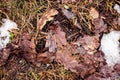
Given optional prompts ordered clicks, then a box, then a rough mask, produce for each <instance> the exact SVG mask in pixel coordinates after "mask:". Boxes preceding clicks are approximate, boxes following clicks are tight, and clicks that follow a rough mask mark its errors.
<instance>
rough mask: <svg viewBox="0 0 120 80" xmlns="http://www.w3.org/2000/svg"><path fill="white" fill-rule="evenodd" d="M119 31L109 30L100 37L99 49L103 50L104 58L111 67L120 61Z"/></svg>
mask: <svg viewBox="0 0 120 80" xmlns="http://www.w3.org/2000/svg"><path fill="white" fill-rule="evenodd" d="M119 39H120V31H114V30H113V31H111V32H110V33H109V34H104V35H103V37H102V39H101V46H100V50H101V51H103V52H104V54H105V59H106V62H107V64H108V66H110V67H111V68H113V66H114V65H115V64H116V63H120V47H119Z"/></svg>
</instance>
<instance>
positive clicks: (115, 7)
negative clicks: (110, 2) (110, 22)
mask: <svg viewBox="0 0 120 80" xmlns="http://www.w3.org/2000/svg"><path fill="white" fill-rule="evenodd" d="M114 9H115V10H116V11H117V12H118V13H119V14H120V6H119V5H118V4H115V6H114Z"/></svg>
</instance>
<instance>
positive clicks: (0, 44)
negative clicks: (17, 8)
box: [0, 19, 18, 49]
mask: <svg viewBox="0 0 120 80" xmlns="http://www.w3.org/2000/svg"><path fill="white" fill-rule="evenodd" d="M2 21H3V24H2V25H1V27H0V49H2V48H5V47H6V45H7V44H8V43H9V41H10V39H9V38H10V32H9V31H10V30H12V29H18V28H17V24H16V23H15V22H13V21H11V20H8V19H2Z"/></svg>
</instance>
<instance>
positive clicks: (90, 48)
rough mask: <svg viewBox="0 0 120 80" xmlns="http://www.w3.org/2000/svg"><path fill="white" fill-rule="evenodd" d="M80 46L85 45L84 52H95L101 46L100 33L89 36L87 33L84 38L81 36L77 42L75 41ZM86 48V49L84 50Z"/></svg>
mask: <svg viewBox="0 0 120 80" xmlns="http://www.w3.org/2000/svg"><path fill="white" fill-rule="evenodd" d="M75 44H77V45H78V46H81V48H82V47H83V52H85V51H87V53H88V54H93V53H95V52H96V51H97V48H98V47H99V45H100V43H99V35H96V36H88V35H85V36H84V37H83V38H79V39H78V41H77V42H75ZM84 50H85V51H84Z"/></svg>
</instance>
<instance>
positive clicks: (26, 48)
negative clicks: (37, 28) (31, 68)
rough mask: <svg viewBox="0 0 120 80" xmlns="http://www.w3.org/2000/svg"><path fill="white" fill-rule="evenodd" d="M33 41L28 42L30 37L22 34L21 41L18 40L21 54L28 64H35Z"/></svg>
mask: <svg viewBox="0 0 120 80" xmlns="http://www.w3.org/2000/svg"><path fill="white" fill-rule="evenodd" d="M33 40H34V39H32V40H30V36H29V34H27V33H23V34H22V35H21V40H20V44H19V46H20V49H21V52H20V53H21V54H23V56H24V57H25V59H26V60H27V61H28V62H35V58H36V50H35V44H34V41H33Z"/></svg>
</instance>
